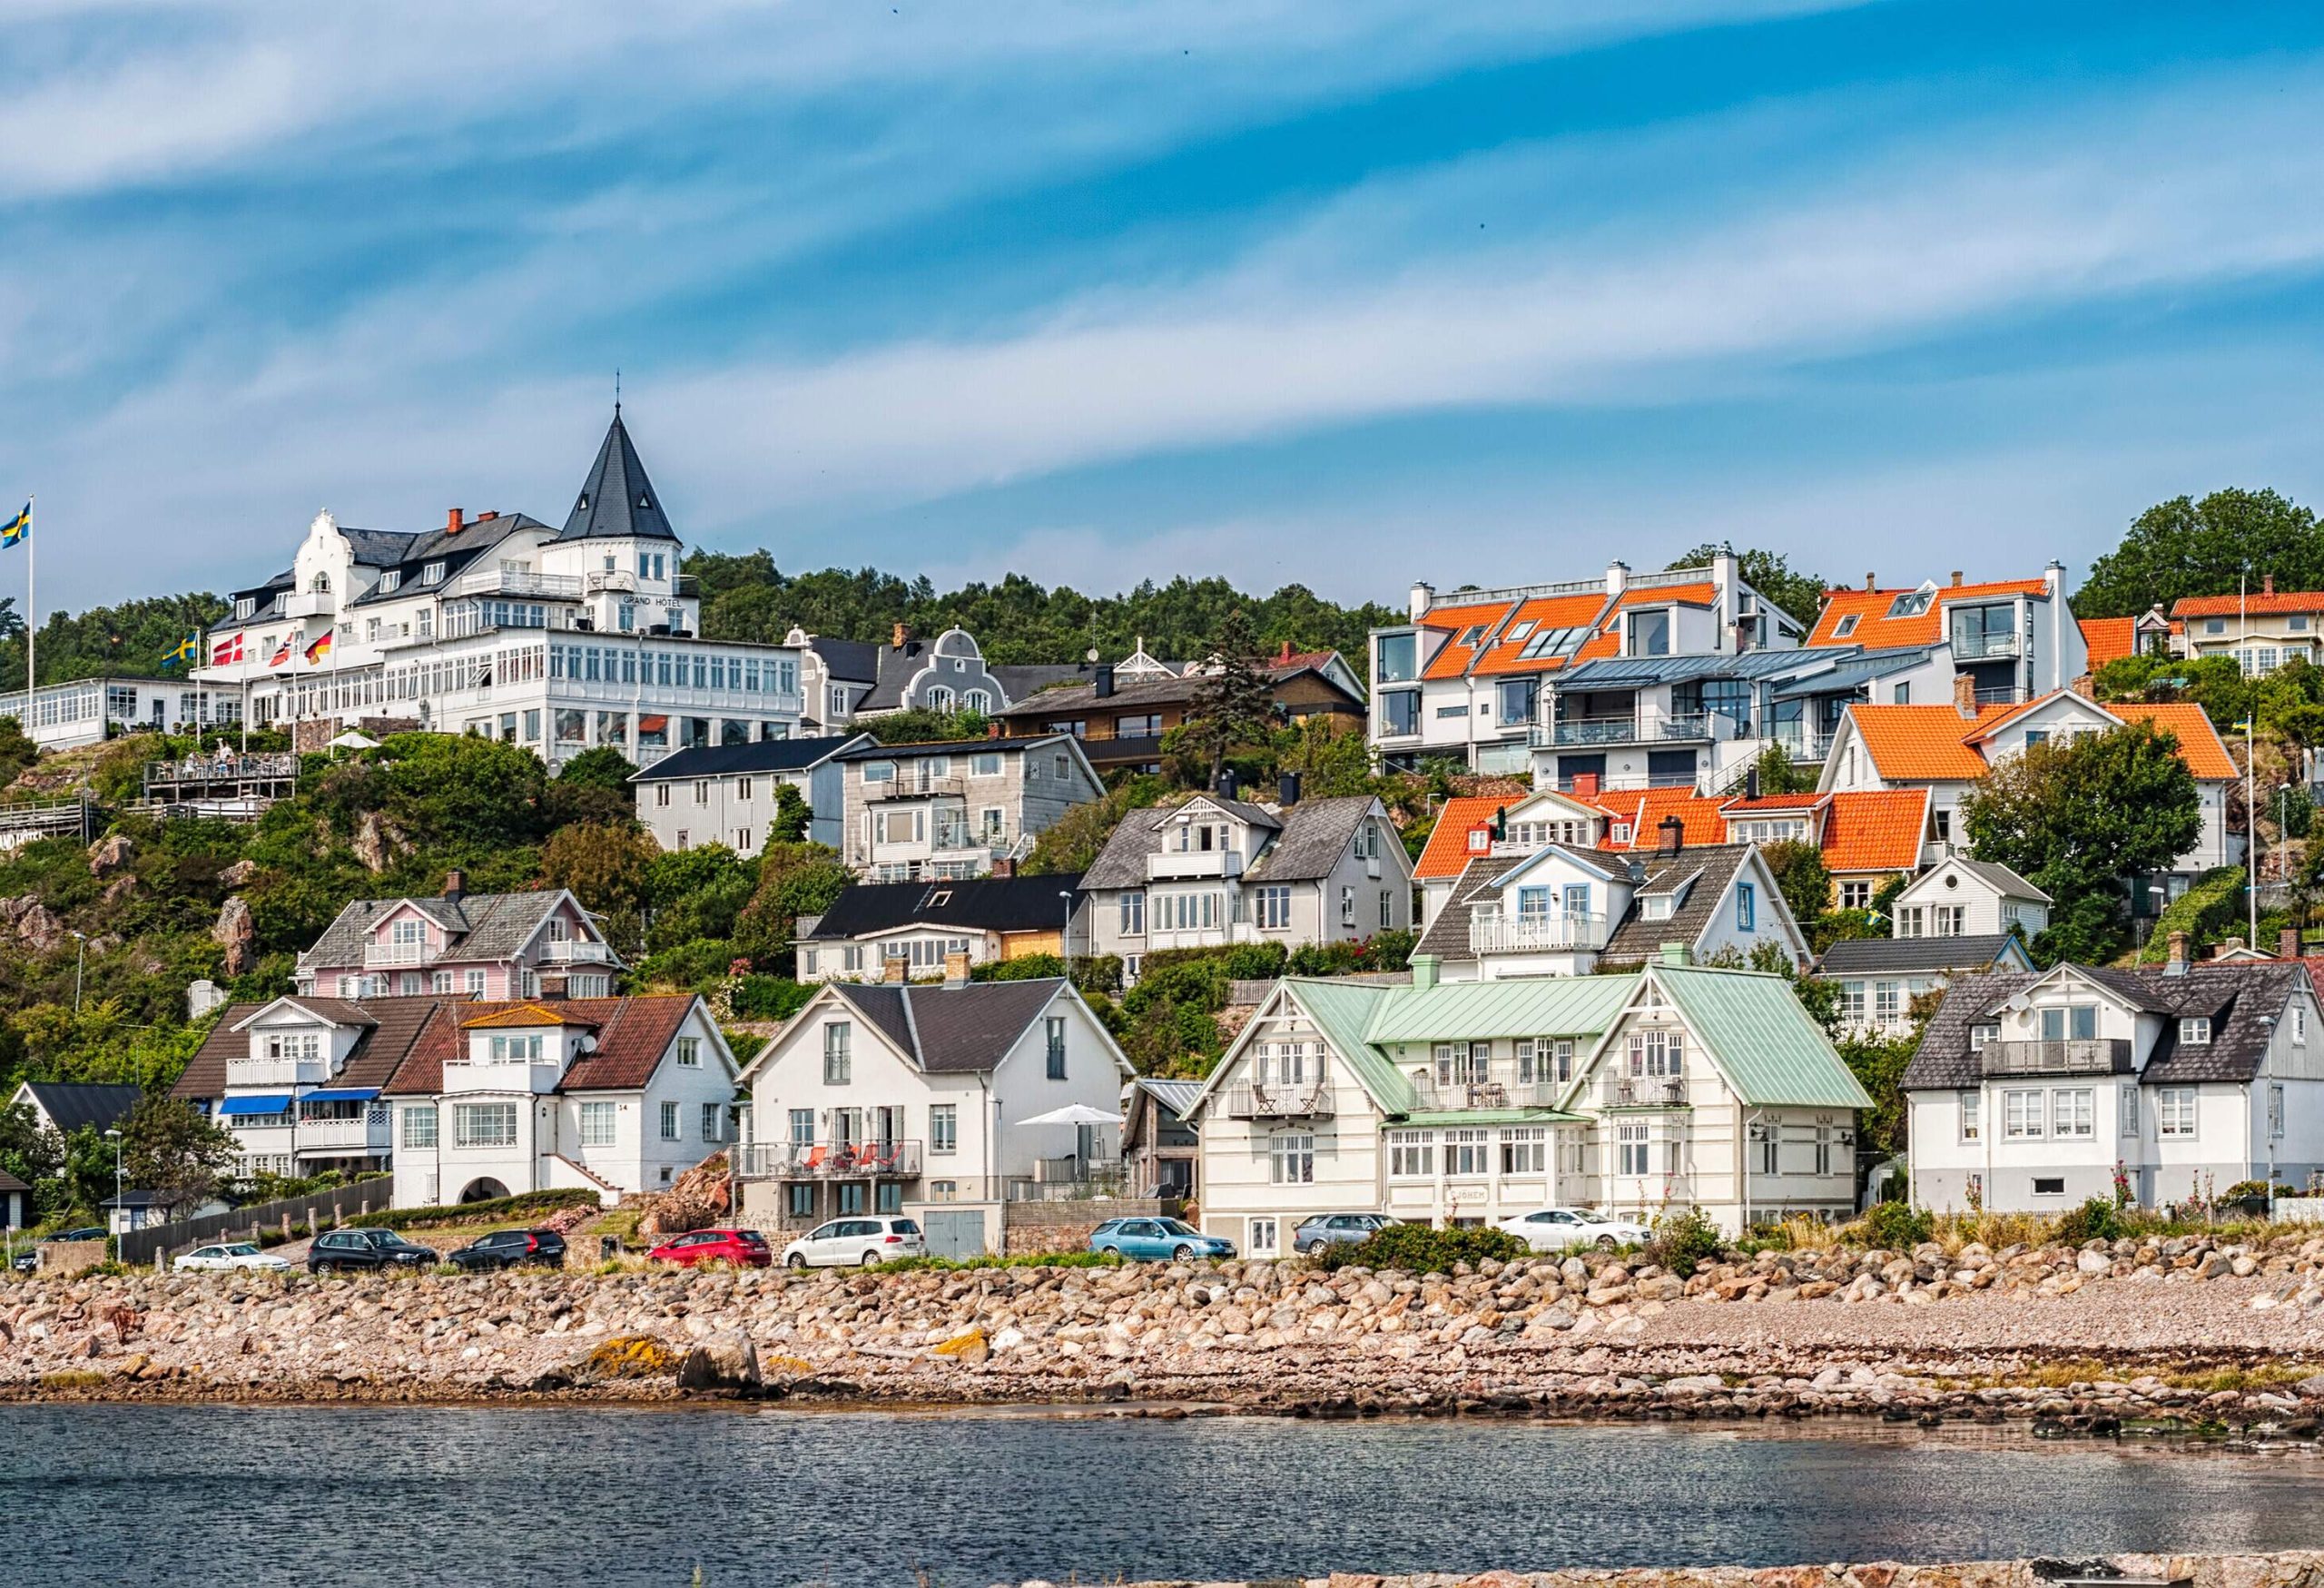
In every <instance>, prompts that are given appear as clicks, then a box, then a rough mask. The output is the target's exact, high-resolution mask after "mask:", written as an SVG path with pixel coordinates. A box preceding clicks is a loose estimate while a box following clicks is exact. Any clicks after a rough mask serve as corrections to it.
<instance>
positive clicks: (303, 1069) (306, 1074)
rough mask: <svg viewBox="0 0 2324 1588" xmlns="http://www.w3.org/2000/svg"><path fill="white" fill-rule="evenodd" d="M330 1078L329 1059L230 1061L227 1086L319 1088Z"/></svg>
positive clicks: (321, 1055) (323, 1055)
mask: <svg viewBox="0 0 2324 1588" xmlns="http://www.w3.org/2000/svg"><path fill="white" fill-rule="evenodd" d="M327 1080H330V1056H329V1055H327V1054H318V1055H316V1056H315V1057H314V1058H312V1059H306V1058H300V1059H229V1060H226V1084H227V1085H228V1086H230V1087H231V1086H320V1085H321V1084H322V1083H323V1082H324V1081H327Z"/></svg>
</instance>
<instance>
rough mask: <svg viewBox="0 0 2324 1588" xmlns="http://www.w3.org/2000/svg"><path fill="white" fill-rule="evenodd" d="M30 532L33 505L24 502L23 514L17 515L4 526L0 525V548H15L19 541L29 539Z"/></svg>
mask: <svg viewBox="0 0 2324 1588" xmlns="http://www.w3.org/2000/svg"><path fill="white" fill-rule="evenodd" d="M32 532H33V505H32V504H31V503H30V502H26V503H25V510H24V511H23V512H21V513H18V514H17V515H16V516H15V518H11V519H9V520H8V521H7V522H6V523H5V524H0V546H15V545H16V544H17V543H18V542H20V541H24V540H27V539H30V538H32Z"/></svg>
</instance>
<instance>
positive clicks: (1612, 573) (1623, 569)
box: [1606, 557, 1630, 596]
mask: <svg viewBox="0 0 2324 1588" xmlns="http://www.w3.org/2000/svg"><path fill="white" fill-rule="evenodd" d="M1629 588H1630V564H1628V563H1626V562H1624V561H1622V560H1621V559H1620V557H1616V558H1615V559H1614V560H1613V561H1612V562H1610V563H1608V564H1607V565H1606V594H1608V595H1609V596H1619V595H1620V594H1621V593H1622V592H1623V591H1624V590H1627V589H1629Z"/></svg>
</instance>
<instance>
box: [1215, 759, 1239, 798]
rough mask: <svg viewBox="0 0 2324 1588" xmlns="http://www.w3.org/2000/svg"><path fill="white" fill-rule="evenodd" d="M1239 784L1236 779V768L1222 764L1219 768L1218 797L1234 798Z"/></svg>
mask: <svg viewBox="0 0 2324 1588" xmlns="http://www.w3.org/2000/svg"><path fill="white" fill-rule="evenodd" d="M1238 786H1239V785H1238V784H1236V781H1235V769H1234V768H1233V767H1232V766H1222V767H1220V768H1219V769H1218V797H1219V798H1220V799H1222V800H1231V799H1233V798H1234V797H1235V791H1236V788H1237V787H1238Z"/></svg>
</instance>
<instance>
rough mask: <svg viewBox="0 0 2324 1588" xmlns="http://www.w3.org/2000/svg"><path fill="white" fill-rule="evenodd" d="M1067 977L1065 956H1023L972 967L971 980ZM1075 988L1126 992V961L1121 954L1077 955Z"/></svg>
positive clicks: (1075, 961) (1074, 962) (1028, 979)
mask: <svg viewBox="0 0 2324 1588" xmlns="http://www.w3.org/2000/svg"><path fill="white" fill-rule="evenodd" d="M1064 974H1065V960H1064V958H1063V956H1061V955H1059V954H1019V956H1018V957H1017V958H1015V959H1013V960H988V961H986V962H984V963H983V964H981V965H974V966H971V967H970V970H969V980H970V981H1043V980H1045V979H1047V978H1049V977H1051V976H1062V975H1064ZM1073 984H1074V986H1076V987H1077V988H1078V989H1080V990H1081V991H1083V992H1106V993H1114V992H1119V991H1121V990H1122V957H1121V956H1120V955H1119V954H1078V955H1076V956H1075V957H1074V961H1073Z"/></svg>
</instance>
